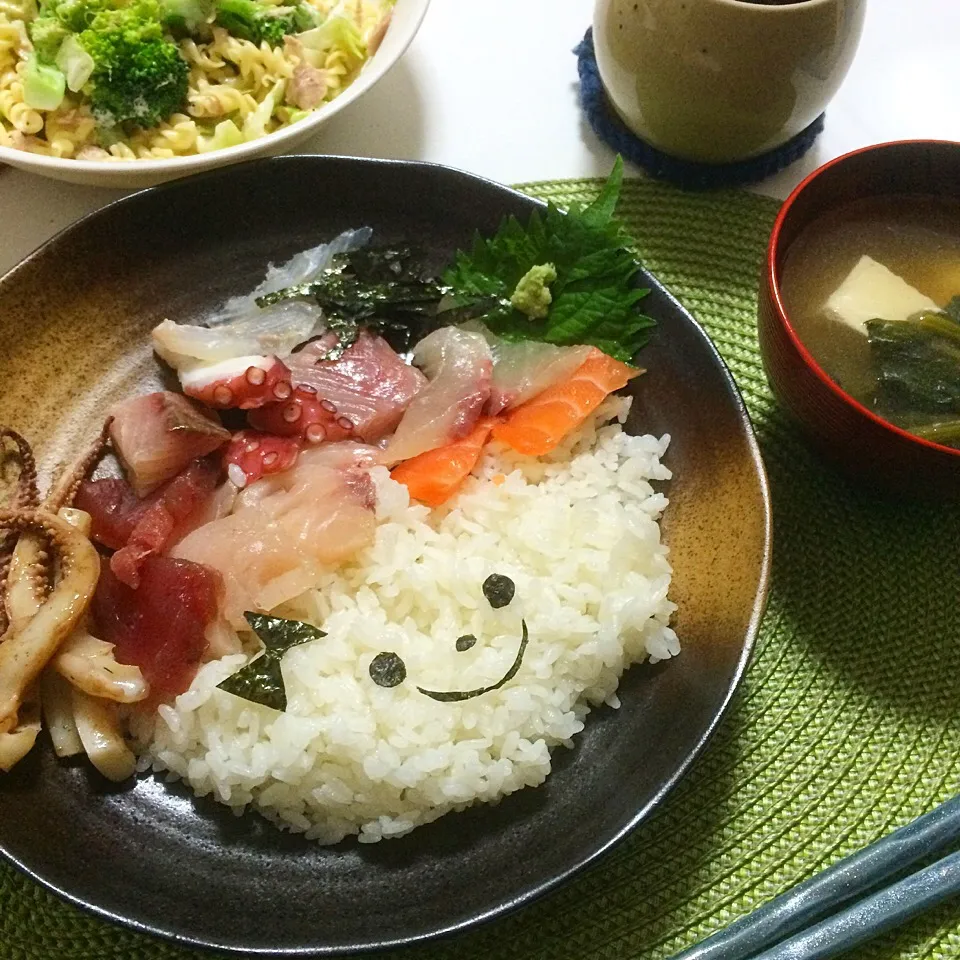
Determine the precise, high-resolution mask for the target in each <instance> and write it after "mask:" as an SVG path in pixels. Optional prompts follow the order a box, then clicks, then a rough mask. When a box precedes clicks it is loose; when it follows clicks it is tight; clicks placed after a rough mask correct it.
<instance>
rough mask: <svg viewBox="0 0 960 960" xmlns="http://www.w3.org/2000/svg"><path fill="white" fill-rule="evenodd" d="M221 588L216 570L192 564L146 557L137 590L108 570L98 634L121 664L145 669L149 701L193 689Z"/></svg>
mask: <svg viewBox="0 0 960 960" xmlns="http://www.w3.org/2000/svg"><path fill="white" fill-rule="evenodd" d="M222 589H223V585H222V582H221V578H220V576H219V574H218V573H217V572H216V570H212V569H211V568H210V567H204V566H201V565H199V564H196V563H191V562H189V561H187V560H174V559H171V558H170V557H156V556H151V557H148V558H146V559H145V560H144V562H143V564H142V566H141V569H140V586H139V587H138V588H137V589H136V590H134V589H133V588H131V587H129V586H127V584H125V583H123V582H121V581H120V580H119V579H118V578H117V577H116V575H115V574H114V573H113V571H112V570H111V569H110V568H109V567H108V566H104V567H103V570H102V572H101V574H100V580H99V582H98V583H97V590H96V593H95V594H94V597H93V604H92V610H93V617H94V621H95V623H96V633H97V636H99V637H101V638H102V639H104V640H106V641H107V643H112V644H114V645H115V648H116V649H115V656H116V658H117V660H118V661H119V662H120V663H129V664H133V665H135V666H138V667H139V668H140V670H141V672H142V673H143V676H144V679H145V680H146V681H147V682H148V683H149V684H150V700H149V701H148V702H149V703H152V704H156V703H159V702H162V701H165V700H170V699H172V698H173V697H174V696H176V695H177V694H179V693H183V691H184V690H186V689H187V687H189V686H190V682H191V681H192V680H193V677H194V675H195V674H196V672H197V667H198V666H199V665H200V662H201V661H202V660H203V656H204V653H205V651H206V648H207V637H206V632H207V629H208V627H209V626H210V625H211V624H212V623H214V622H215V621H216V619H217V614H218V610H219V605H220V597H221V593H222Z"/></svg>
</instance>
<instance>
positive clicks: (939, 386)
mask: <svg viewBox="0 0 960 960" xmlns="http://www.w3.org/2000/svg"><path fill="white" fill-rule="evenodd" d="M866 327H867V338H868V341H869V344H870V353H871V359H872V362H873V365H874V369H875V371H876V375H877V386H876V391H875V394H874V397H873V408H874V410H875V411H876V412H877V413H878V414H879V415H880V416H882V417H884V418H885V419H887V420H890V421H891V422H892V423H895V424H896V425H897V426H901V427H903V428H904V429H906V430H909V431H910V432H911V433H914V434H916V435H917V436H921V437H925V438H927V439H930V440H934V441H936V442H938V443H945V444H949V445H955V444H956V443H957V442H958V440H960V297H954V299H953V300H951V302H950V303H949V304H948V306H947V307H946V308H945V309H944V310H942V311H933V310H928V311H924V312H922V313H919V314H915V315H914V316H912V317H911V318H910V319H909V320H906V321H888V320H868V321H867V323H866Z"/></svg>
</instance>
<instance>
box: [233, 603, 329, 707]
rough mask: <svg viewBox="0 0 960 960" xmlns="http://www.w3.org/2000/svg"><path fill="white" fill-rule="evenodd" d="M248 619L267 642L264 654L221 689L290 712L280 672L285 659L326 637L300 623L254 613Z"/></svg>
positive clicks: (264, 644) (313, 628) (241, 669)
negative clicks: (295, 649)
mask: <svg viewBox="0 0 960 960" xmlns="http://www.w3.org/2000/svg"><path fill="white" fill-rule="evenodd" d="M244 617H245V618H246V621H247V623H249V624H250V626H251V628H252V629H253V632H254V633H255V634H256V635H257V636H258V637H259V638H260V639H261V640H262V641H263V647H264V649H263V653H262V654H260V656H258V657H255V658H254V659H253V660H251V661H250V662H249V663H248V664H246V666H244V667H241V668H240V669H239V670H238V671H237V672H236V673H235V674H233V675H232V676H230V677H227V679H226V680H224V681H223V682H222V683H219V684H218V685H217V686H219V687H220V689H221V690H226V692H227V693H232V694H234V695H236V696H238V697H243V699H244V700H249V701H251V702H252V703H259V704H262V705H263V706H265V707H272V708H273V709H274V710H280V711H281V712H282V711H284V710H286V709H287V691H286V688H285V687H284V685H283V673H282V672H281V670H280V661H281V659H282V658H283V655H284V654H285V653H286V652H287V651H288V650H289V649H290V648H291V647H296V646H298V645H299V644H301V643H309V642H310V641H311V640H319V639H320V638H321V637H325V636H326V634H325V633H324V632H323V631H322V630H318V629H317V628H316V627H312V626H311V625H310V624H309V623H303V622H302V621H300V620H282V619H280V618H279V617H266V616H263V615H262V614H259V613H251V612H250V611H247V612H246V613H244Z"/></svg>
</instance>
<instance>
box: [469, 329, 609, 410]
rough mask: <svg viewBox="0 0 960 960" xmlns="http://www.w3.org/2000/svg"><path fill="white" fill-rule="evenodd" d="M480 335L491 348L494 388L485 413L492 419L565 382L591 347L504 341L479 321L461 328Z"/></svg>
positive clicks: (530, 341) (586, 355) (534, 341)
mask: <svg viewBox="0 0 960 960" xmlns="http://www.w3.org/2000/svg"><path fill="white" fill-rule="evenodd" d="M461 329H463V330H471V331H473V332H475V333H479V334H480V335H481V336H483V338H484V339H485V340H486V341H487V343H488V344H489V345H490V352H491V354H492V356H493V384H492V386H491V390H490V399H489V401H488V402H487V409H486V412H487V413H489V414H490V415H492V416H496V415H497V414H498V413H502V412H503V411H504V410H512V409H513V408H514V407H519V406H520V404H521V403H526V401H527V400H532V399H533V398H534V397H535V396H537V394H538V393H543V391H544V390H546V389H547V387H550V386H553V384H555V383H559V382H560V381H561V380H565V379H567V378H568V377H569V376H570V375H571V374H572V373H573V371H574V370H576V369H577V367H579V366H580V365H581V364H582V363H583V362H584V360H586V359H587V357H588V356H589V355H590V349H591V348H590V347H588V346H578V347H559V346H556V345H555V344H552V343H540V342H539V341H536V340H521V341H519V342H517V343H512V342H510V341H509V340H503V339H502V338H500V337H498V336H497V335H496V334H495V333H493V332H492V331H491V330H489V329H488V328H487V327H486V326H485V325H484V324H483V323H481V322H480V321H479V320H470V321H468V322H467V323H464V324H463V325H462V327H461Z"/></svg>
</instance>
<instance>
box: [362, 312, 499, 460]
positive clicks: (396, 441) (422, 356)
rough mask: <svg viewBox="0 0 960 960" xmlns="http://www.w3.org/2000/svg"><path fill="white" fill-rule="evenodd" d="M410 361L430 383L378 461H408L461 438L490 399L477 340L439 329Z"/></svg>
mask: <svg viewBox="0 0 960 960" xmlns="http://www.w3.org/2000/svg"><path fill="white" fill-rule="evenodd" d="M413 362H414V363H415V364H416V365H417V366H419V367H420V369H421V370H423V372H424V373H425V374H426V375H427V376H428V377H429V378H430V382H429V383H428V384H427V385H426V386H425V387H423V388H422V389H421V390H420V392H419V393H418V394H417V395H416V396H415V397H414V398H413V400H412V401H411V403H410V406H409V407H407V409H406V412H405V413H404V415H403V419H401V421H400V423H399V425H398V426H397V431H396V433H394V435H393V437H392V438H391V439H390V442H389V443H388V444H387V448H386V449H385V450H384V452H383V454H382V456H381V458H380V459H381V461H382V462H383V463H386V464H391V465H392V464H395V463H399V462H400V461H401V460H409V459H410V458H411V457H415V456H417V455H419V454H421V453H425V452H426V451H427V450H433V449H435V448H436V447H441V446H443V445H444V444H446V443H450V442H451V441H453V440H457V439H459V438H460V437H463V436H465V435H466V434H467V433H469V432H470V430H471V429H472V428H473V426H474V424H475V423H476V422H477V420H478V419H479V417H480V414H481V412H482V411H483V407H484V405H485V404H486V402H487V400H488V398H489V397H490V383H491V378H492V374H493V358H492V356H491V353H490V346H489V344H488V343H487V341H486V340H485V339H484V338H483V336H482V335H481V334H479V333H474V332H472V331H469V330H459V329H457V328H456V327H441V328H440V329H439V330H435V331H434V332H433V333H431V334H430V335H429V336H426V337H424V338H423V340H421V341H420V342H419V343H418V344H417V345H416V347H414V350H413Z"/></svg>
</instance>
